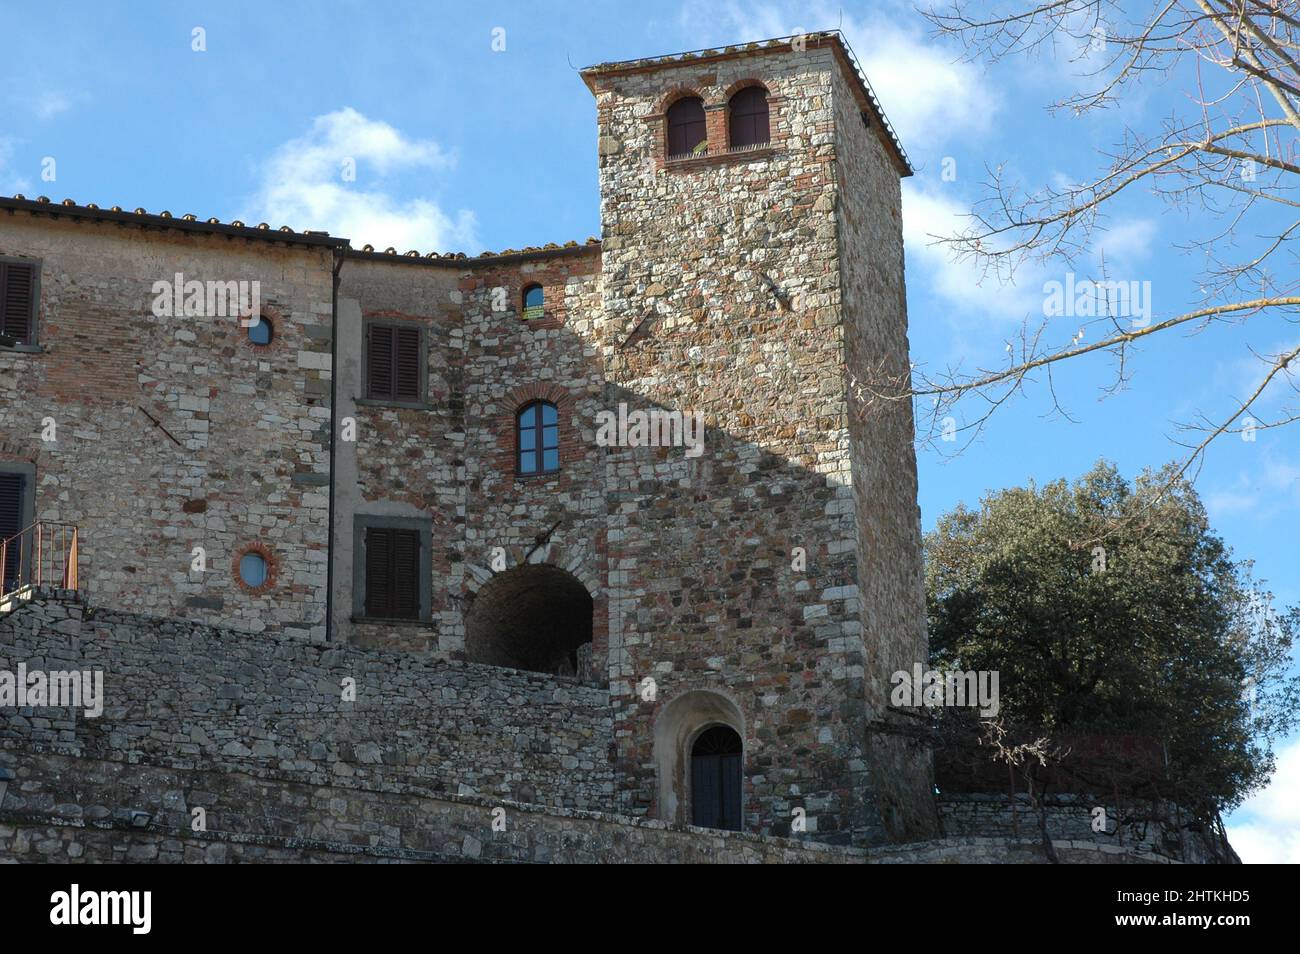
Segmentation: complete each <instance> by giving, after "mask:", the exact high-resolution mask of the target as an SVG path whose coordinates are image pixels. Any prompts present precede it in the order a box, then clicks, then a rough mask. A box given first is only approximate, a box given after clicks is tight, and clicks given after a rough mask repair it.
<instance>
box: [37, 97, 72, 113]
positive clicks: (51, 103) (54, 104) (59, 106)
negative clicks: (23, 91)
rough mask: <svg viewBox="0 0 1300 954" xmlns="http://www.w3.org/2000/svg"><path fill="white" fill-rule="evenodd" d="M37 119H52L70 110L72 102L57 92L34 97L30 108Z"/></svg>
mask: <svg viewBox="0 0 1300 954" xmlns="http://www.w3.org/2000/svg"><path fill="white" fill-rule="evenodd" d="M32 108H33V109H34V110H35V112H36V117H37V118H38V119H53V118H54V117H55V116H57V115H59V113H63V112H67V111H68V110H69V109H71V108H72V101H71V100H70V99H68V97H67V96H65V95H63V94H62V93H58V92H46V93H41V95H39V96H37V97H36V101H35V103H34V104H33V107H32Z"/></svg>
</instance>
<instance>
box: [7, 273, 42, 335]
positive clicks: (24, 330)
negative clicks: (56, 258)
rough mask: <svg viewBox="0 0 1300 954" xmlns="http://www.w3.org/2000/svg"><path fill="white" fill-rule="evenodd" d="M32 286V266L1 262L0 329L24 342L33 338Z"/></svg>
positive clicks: (33, 284)
mask: <svg viewBox="0 0 1300 954" xmlns="http://www.w3.org/2000/svg"><path fill="white" fill-rule="evenodd" d="M35 289H36V269H35V267H34V266H32V265H22V264H18V263H16V262H0V333H2V334H5V335H8V336H9V337H11V338H17V339H18V341H19V342H20V343H23V344H30V343H31V340H32V305H33V302H32V295H33V294H34V292H35Z"/></svg>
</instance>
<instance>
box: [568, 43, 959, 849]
mask: <svg viewBox="0 0 1300 954" xmlns="http://www.w3.org/2000/svg"><path fill="white" fill-rule="evenodd" d="M583 76H584V79H585V80H586V82H587V84H588V86H589V87H590V88H591V90H592V92H593V93H594V95H595V97H596V104H597V122H598V127H599V154H600V193H601V230H602V236H601V239H602V266H601V279H602V282H601V284H602V309H601V311H602V316H603V320H604V324H605V334H604V336H603V340H602V341H601V343H600V350H601V353H602V359H603V364H604V366H605V380H606V382H607V383H606V401H607V405H608V406H609V407H610V408H611V409H613V408H617V407H618V406H619V405H620V404H622V405H626V407H627V408H628V409H629V411H630V410H634V409H641V410H646V411H649V410H653V409H668V410H680V411H683V412H700V413H701V414H702V415H703V417H704V420H705V424H706V431H705V440H704V448H703V452H702V453H701V454H699V456H696V457H690V456H688V455H686V454H685V453H684V452H683V449H682V448H662V447H659V448H655V447H635V448H634V447H616V448H610V450H609V451H608V453H607V457H606V464H605V474H606V492H607V498H608V531H607V537H608V540H607V545H608V566H609V588H608V656H607V658H608V665H609V673H610V688H611V704H612V706H613V711H614V728H615V742H614V747H615V749H616V762H617V770H616V775H617V777H618V778H619V779H620V782H619V784H620V792H619V806H620V808H621V809H622V810H624V811H627V812H630V813H637V814H640V813H650V814H653V815H655V816H657V817H660V818H663V819H665V820H668V821H676V822H690V821H692V815H691V813H692V807H691V806H692V805H693V804H694V803H695V802H697V801H698V800H699V796H700V794H701V793H699V792H693V791H692V786H693V784H696V783H695V782H693V780H692V770H691V765H692V752H693V751H694V748H693V747H694V746H695V745H696V743H697V741H698V740H700V738H701V736H702V734H703V733H705V732H707V731H708V730H709V729H710V728H714V727H717V726H723V727H728V728H730V729H732V730H734V732H735V733H736V734H737V735H738V736H739V738H740V740H741V741H742V744H743V754H742V757H741V759H740V763H741V766H742V768H741V778H740V787H741V798H742V802H741V804H742V809H741V812H742V815H743V819H742V827H743V828H744V829H746V830H751V831H760V832H765V833H772V834H786V833H790V832H791V831H792V830H793V831H794V832H799V831H807V832H808V833H809V835H810V836H811V837H814V838H818V839H821V840H826V841H836V842H848V841H852V842H854V843H871V842H877V841H881V840H886V839H895V840H896V839H910V838H919V837H926V836H927V835H930V834H931V833H932V830H933V825H934V821H933V807H932V798H931V793H932V790H933V789H932V783H931V781H930V778H931V776H930V768H929V754H928V751H927V750H926V749H925V748H924V747H923V746H921V745H919V744H918V743H917V742H915V741H912V740H911V738H910V735H909V733H908V731H907V728H908V726H907V723H908V722H909V717H908V715H907V714H906V713H901V712H898V711H891V710H890V709H889V708H888V706H887V699H888V694H887V691H886V690H887V688H888V677H889V674H890V673H892V672H894V671H896V670H899V669H907V668H909V667H911V666H912V664H913V663H915V662H918V661H920V662H924V661H925V660H926V658H927V648H926V639H925V631H924V605H923V590H922V580H921V563H920V541H919V536H920V532H919V516H918V510H917V506H916V465H915V456H914V453H913V448H912V415H911V408H910V406H909V405H908V403H907V402H905V401H904V402H899V403H897V404H893V405H887V406H885V407H883V408H876V409H874V410H873V411H871V412H870V413H864V412H863V408H862V406H861V404H860V402H855V401H854V400H853V398H852V394H853V393H854V390H853V382H854V381H855V380H856V381H862V380H864V378H865V377H866V373H865V372H866V369H868V368H871V369H873V370H875V371H878V370H879V369H882V368H884V369H892V370H895V371H901V370H902V369H904V368H906V367H907V354H908V350H907V318H906V311H905V303H904V287H903V247H902V232H901V216H900V186H899V182H900V178H901V177H902V176H905V175H909V174H910V172H911V170H910V168H909V166H908V164H907V160H906V158H905V156H904V154H903V152H902V150H901V148H900V146H899V145H898V143H897V141H896V140H895V139H894V137H893V135H892V133H891V132H890V130H889V128H888V126H887V125H886V124H885V121H884V118H883V116H882V114H881V112H880V110H879V108H878V107H877V105H876V103H875V101H874V99H873V97H872V95H871V93H870V91H869V88H868V87H867V86H866V83H865V81H864V80H863V79H862V78H861V76H860V74H859V72H858V70H857V68H856V66H855V65H854V62H853V60H852V56H851V54H850V52H849V51H848V49H847V48H846V47H845V45H844V44H843V43H842V41H841V40H840V38H839V37H838V36H837V35H835V34H814V35H810V36H804V37H796V38H793V39H789V40H781V41H770V42H767V43H763V44H754V45H749V46H745V47H733V48H727V49H723V50H711V51H706V52H703V53H699V54H686V55H682V56H675V57H668V58H662V59H651V60H635V61H628V62H622V63H610V64H602V65H600V66H595V67H592V68H590V69H587V70H585V71H584V73H583ZM750 87H759V88H760V89H761V92H762V93H763V94H765V99H766V103H767V112H768V129H767V132H768V136H767V141H766V142H763V141H762V138H763V137H762V134H761V133H760V134H759V135H758V136H757V137H755V136H754V135H753V132H752V128H751V129H750V130H749V132H748V133H745V134H743V141H741V142H737V141H736V140H739V139H741V138H742V134H738V132H737V130H738V129H739V128H740V127H738V126H737V118H736V117H735V116H733V113H736V112H737V106H736V103H737V102H740V100H738V99H737V96H738V94H740V93H742V92H743V91H745V90H747V89H748V88H750ZM761 98H762V97H760V101H761ZM747 99H748V101H749V102H751V103H752V102H753V99H754V94H753V93H750V94H748V96H747ZM690 100H697V101H698V102H697V103H689V102H688V105H687V107H686V109H685V113H683V111H682V110H683V108H682V107H680V106H678V104H679V103H681V102H683V101H690ZM701 106H702V114H703V121H704V123H703V127H702V128H703V133H701V134H700V135H702V136H703V137H704V144H703V145H696V146H694V147H692V148H691V149H690V151H689V152H687V153H682V154H680V155H672V154H671V152H672V151H673V150H674V149H680V148H681V142H682V141H683V140H682V139H681V128H683V127H681V125H680V124H681V119H680V117H681V116H682V115H686V116H687V117H688V119H689V118H690V117H691V114H692V113H693V114H694V115H695V116H696V117H698V116H699V114H700V109H699V107H701ZM674 107H676V109H675V108H674ZM674 116H676V117H678V118H677V119H673V117H674ZM670 126H673V127H674V128H670ZM696 129H697V130H699V129H700V127H699V126H698V124H697V126H696ZM687 135H688V139H689V138H690V137H689V130H688V132H687ZM696 138H698V136H697V137H696ZM755 138H757V139H758V140H759V141H757V142H755V141H752V140H754V139H755ZM687 145H691V142H689V141H688V142H687ZM708 797H709V798H712V797H713V796H712V794H710V795H709V796H708Z"/></svg>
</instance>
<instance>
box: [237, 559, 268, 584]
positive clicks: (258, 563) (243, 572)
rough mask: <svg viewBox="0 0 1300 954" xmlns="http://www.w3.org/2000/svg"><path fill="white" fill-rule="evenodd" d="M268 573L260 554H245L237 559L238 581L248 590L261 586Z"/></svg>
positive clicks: (264, 560)
mask: <svg viewBox="0 0 1300 954" xmlns="http://www.w3.org/2000/svg"><path fill="white" fill-rule="evenodd" d="M268 572H269V567H268V566H267V563H266V557H264V556H262V554H260V553H245V554H244V555H243V556H242V557H240V558H239V580H240V582H241V583H243V584H244V585H245V586H247V587H248V588H249V589H253V590H255V589H257V588H258V587H260V586H263V585H264V584H265V583H266V577H267V573H268Z"/></svg>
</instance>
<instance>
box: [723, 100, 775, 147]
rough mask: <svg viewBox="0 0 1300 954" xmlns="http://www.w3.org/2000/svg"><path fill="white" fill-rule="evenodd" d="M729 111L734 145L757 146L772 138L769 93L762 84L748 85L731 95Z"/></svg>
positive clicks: (730, 133)
mask: <svg viewBox="0 0 1300 954" xmlns="http://www.w3.org/2000/svg"><path fill="white" fill-rule="evenodd" d="M729 112H730V114H731V115H730V119H729V127H730V128H729V130H728V133H729V135H728V138H729V139H730V141H731V142H730V144H731V145H732V146H757V145H761V144H763V143H766V142H769V141H770V140H771V131H770V128H769V125H768V109H767V93H766V91H764V89H763V88H762V87H761V86H746V87H745V88H744V89H742V90H741V91H740V92H739V93H737V94H736V95H735V96H733V97H731V104H730V108H729Z"/></svg>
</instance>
